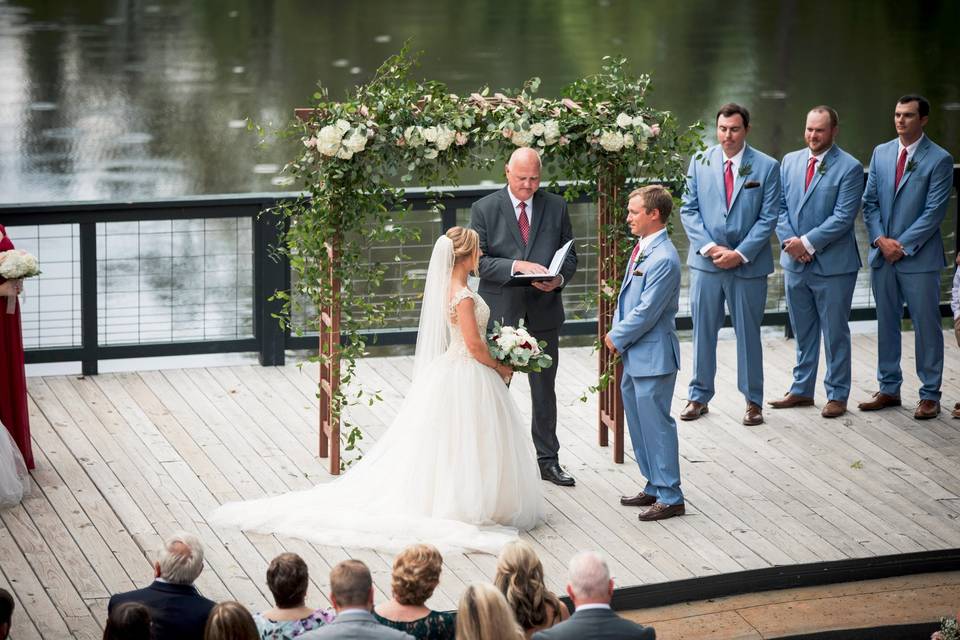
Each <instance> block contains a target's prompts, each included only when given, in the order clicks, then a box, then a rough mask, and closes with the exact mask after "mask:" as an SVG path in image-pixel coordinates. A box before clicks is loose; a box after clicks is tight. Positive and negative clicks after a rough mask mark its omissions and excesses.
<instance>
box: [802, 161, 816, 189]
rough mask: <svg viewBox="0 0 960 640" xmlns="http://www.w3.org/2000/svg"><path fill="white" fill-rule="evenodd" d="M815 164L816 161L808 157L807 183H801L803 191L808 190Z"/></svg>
mask: <svg viewBox="0 0 960 640" xmlns="http://www.w3.org/2000/svg"><path fill="white" fill-rule="evenodd" d="M816 164H817V159H816V158H814V157H813V156H810V162H808V163H807V181H806V182H804V183H803V190H804V191H806V190H807V189H809V188H810V181H811V180H813V167H814V166H815V165H816Z"/></svg>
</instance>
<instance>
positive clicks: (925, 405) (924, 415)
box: [913, 400, 940, 420]
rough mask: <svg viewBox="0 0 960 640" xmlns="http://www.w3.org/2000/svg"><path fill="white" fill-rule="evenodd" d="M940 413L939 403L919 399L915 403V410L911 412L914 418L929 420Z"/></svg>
mask: <svg viewBox="0 0 960 640" xmlns="http://www.w3.org/2000/svg"><path fill="white" fill-rule="evenodd" d="M938 415H940V403H939V402H937V401H936V400H921V401H920V402H918V403H917V410H916V411H914V412H913V417H914V418H915V419H916V420H930V419H931V418H936V417H937V416H938Z"/></svg>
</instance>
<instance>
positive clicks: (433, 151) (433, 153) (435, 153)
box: [423, 147, 440, 160]
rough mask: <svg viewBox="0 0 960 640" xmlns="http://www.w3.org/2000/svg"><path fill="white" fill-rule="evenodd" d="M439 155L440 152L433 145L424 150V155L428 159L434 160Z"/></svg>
mask: <svg viewBox="0 0 960 640" xmlns="http://www.w3.org/2000/svg"><path fill="white" fill-rule="evenodd" d="M438 155H440V152H439V151H437V150H436V149H434V148H433V147H430V148H429V149H427V150H425V151H424V152H423V157H424V158H426V159H427V160H433V159H434V158H436V157H437V156H438Z"/></svg>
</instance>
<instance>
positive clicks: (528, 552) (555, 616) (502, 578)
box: [493, 540, 570, 638]
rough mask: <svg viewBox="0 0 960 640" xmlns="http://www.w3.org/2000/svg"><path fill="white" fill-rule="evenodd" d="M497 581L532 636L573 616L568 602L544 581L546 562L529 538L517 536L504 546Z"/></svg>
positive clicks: (497, 584) (501, 591)
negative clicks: (551, 589)
mask: <svg viewBox="0 0 960 640" xmlns="http://www.w3.org/2000/svg"><path fill="white" fill-rule="evenodd" d="M493 584H495V585H496V586H497V588H498V589H500V593H502V594H503V595H504V596H505V597H506V599H507V603H508V604H509V605H510V608H511V609H513V613H514V616H515V617H516V619H517V622H519V623H520V626H521V627H523V631H524V633H525V634H526V636H527V637H528V638H529V637H530V636H532V635H533V634H534V633H536V632H537V631H540V630H541V629H548V628H550V627H552V626H553V625H555V624H557V623H558V622H561V621H562V620H566V619H567V618H569V617H570V611H569V610H567V605H565V604H563V603H562V602H560V599H559V598H557V596H556V595H554V594H553V593H552V592H551V591H549V590H548V589H547V586H546V585H545V584H544V582H543V564H542V563H541V562H540V558H538V557H537V552H536V551H534V549H533V547H532V546H531V545H530V543H529V542H527V541H526V540H516V541H515V542H511V543H510V544H508V545H507V546H506V547H504V548H503V551H501V552H500V557H499V558H498V559H497V574H496V576H495V577H494V579H493Z"/></svg>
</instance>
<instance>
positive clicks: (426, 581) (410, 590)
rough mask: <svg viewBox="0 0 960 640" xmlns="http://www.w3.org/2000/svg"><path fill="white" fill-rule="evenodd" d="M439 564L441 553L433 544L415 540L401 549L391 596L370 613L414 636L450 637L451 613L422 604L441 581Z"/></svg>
mask: <svg viewBox="0 0 960 640" xmlns="http://www.w3.org/2000/svg"><path fill="white" fill-rule="evenodd" d="M442 566H443V557H442V556H441V555H440V552H439V551H437V548H436V547H434V546H433V545H429V544H415V545H413V546H410V547H407V548H406V549H404V550H403V551H401V552H400V554H399V555H397V557H396V558H395V559H394V561H393V576H392V578H391V584H390V586H391V589H392V590H393V597H392V598H390V599H389V600H387V601H386V602H381V603H380V604H379V605H377V608H376V610H375V611H374V612H373V617H374V618H376V619H377V622H379V623H380V624H382V625H384V626H387V627H391V628H393V629H399V630H400V631H403V632H404V633H409V634H410V635H411V636H413V637H414V638H417V640H448V639H452V638H453V634H454V632H455V631H456V618H455V617H454V614H453V613H451V612H445V611H433V610H432V609H429V608H427V606H426V605H425V604H424V603H425V602H426V601H427V600H429V599H430V596H432V595H433V590H434V589H436V588H437V585H438V584H439V583H440V569H441V568H442Z"/></svg>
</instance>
